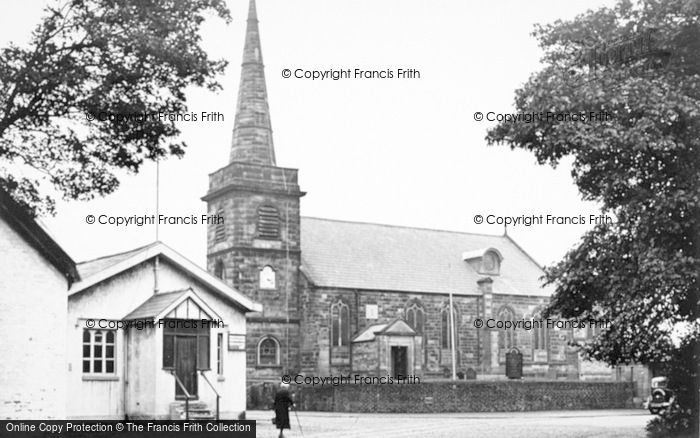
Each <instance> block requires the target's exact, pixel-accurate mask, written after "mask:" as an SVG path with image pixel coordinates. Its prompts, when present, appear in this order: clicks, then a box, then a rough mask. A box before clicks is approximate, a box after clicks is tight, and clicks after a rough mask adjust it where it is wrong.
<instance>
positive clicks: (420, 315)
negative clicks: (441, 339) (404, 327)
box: [406, 301, 425, 335]
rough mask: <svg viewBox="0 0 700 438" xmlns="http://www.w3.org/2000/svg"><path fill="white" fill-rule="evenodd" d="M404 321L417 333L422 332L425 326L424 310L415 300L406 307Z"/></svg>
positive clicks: (420, 333)
mask: <svg viewBox="0 0 700 438" xmlns="http://www.w3.org/2000/svg"><path fill="white" fill-rule="evenodd" d="M406 322H407V323H408V325H409V326H411V328H412V329H413V330H415V331H416V333H417V334H419V335H422V334H423V327H424V326H425V312H424V311H423V307H421V306H420V304H418V303H417V302H415V301H414V302H412V303H411V304H410V305H409V306H408V308H407V309H406Z"/></svg>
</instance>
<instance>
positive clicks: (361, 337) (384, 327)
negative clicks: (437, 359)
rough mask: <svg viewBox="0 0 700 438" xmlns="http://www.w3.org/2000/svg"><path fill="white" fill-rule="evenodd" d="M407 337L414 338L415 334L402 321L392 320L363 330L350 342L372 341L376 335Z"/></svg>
mask: <svg viewBox="0 0 700 438" xmlns="http://www.w3.org/2000/svg"><path fill="white" fill-rule="evenodd" d="M382 334H387V335H409V336H415V334H416V332H415V330H413V329H412V328H411V326H409V325H408V323H406V321H404V320H403V319H399V318H397V319H394V320H393V321H390V322H388V323H385V324H374V325H371V326H369V327H367V328H365V329H364V330H363V331H362V332H360V334H358V335H357V336H355V338H354V339H353V340H352V342H369V341H374V339H375V338H376V337H377V336H378V335H382Z"/></svg>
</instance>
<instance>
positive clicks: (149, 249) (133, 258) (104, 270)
mask: <svg viewBox="0 0 700 438" xmlns="http://www.w3.org/2000/svg"><path fill="white" fill-rule="evenodd" d="M156 256H158V257H160V258H161V260H162V261H163V262H167V263H169V264H170V265H172V267H174V268H175V269H178V270H181V271H182V272H183V273H185V274H186V275H188V276H190V277H191V278H192V279H193V280H197V281H198V282H200V284H202V285H203V286H205V287H207V288H208V289H209V290H210V291H212V292H214V293H216V294H218V295H219V296H220V297H222V298H224V299H226V300H227V301H228V302H229V303H231V304H233V305H235V306H237V307H239V308H241V309H242V310H243V311H245V312H261V311H262V304H260V303H258V302H255V301H253V300H251V299H250V298H248V297H247V296H245V295H244V294H242V293H240V292H239V291H237V290H236V289H233V288H231V287H230V286H228V285H227V284H226V283H224V282H223V281H222V280H221V279H218V278H216V277H214V276H213V275H211V274H209V273H208V272H207V271H206V270H204V269H202V268H201V267H199V266H197V265H196V264H194V263H192V262H191V261H190V260H188V259H187V258H186V257H184V256H182V255H181V254H179V253H178V252H176V251H175V250H173V249H172V248H170V247H169V246H167V245H165V244H164V243H162V242H159V241H157V242H154V243H151V244H150V245H146V246H143V247H140V248H136V249H133V250H131V251H127V252H123V253H119V254H114V255H111V256H106V257H101V258H99V259H95V260H90V261H87V262H84V263H80V264H79V266H78V269H79V271H80V273H81V278H80V281H79V282H78V283H75V284H73V285H72V286H71V287H70V289H69V290H68V295H69V296H71V295H74V294H77V293H81V292H83V291H85V290H86V289H89V288H90V287H93V286H94V285H96V284H98V283H101V282H103V281H105V280H107V279H109V278H112V277H114V276H116V275H120V274H121V273H123V272H125V271H127V270H129V269H132V268H133V267H135V266H137V265H139V264H141V263H144V262H146V261H147V260H151V259H153V258H155V257H156Z"/></svg>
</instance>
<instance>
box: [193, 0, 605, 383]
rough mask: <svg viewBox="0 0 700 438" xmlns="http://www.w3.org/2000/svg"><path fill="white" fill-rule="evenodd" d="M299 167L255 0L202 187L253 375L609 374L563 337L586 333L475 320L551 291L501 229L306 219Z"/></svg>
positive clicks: (523, 309) (219, 267) (507, 312)
mask: <svg viewBox="0 0 700 438" xmlns="http://www.w3.org/2000/svg"><path fill="white" fill-rule="evenodd" d="M304 194H305V193H304V192H303V191H302V190H301V188H300V187H299V184H298V170H297V169H290V168H285V167H281V166H279V165H278V163H277V161H276V159H275V148H274V143H273V136H272V126H271V122H270V109H269V107H268V100H267V90H266V83H265V73H264V66H263V57H262V50H261V44H260V32H259V28H258V17H257V12H256V7H255V0H250V4H249V11H248V21H247V29H246V34H245V44H244V49H243V62H242V71H241V78H240V88H239V92H238V102H237V111H236V117H235V123H234V127H233V141H232V145H231V153H230V160H229V162H228V163H227V164H226V165H225V166H224V167H222V168H221V169H219V170H217V171H215V172H214V173H212V174H211V175H210V178H209V190H208V193H207V194H206V195H205V196H204V197H203V198H202V199H203V200H204V201H205V202H207V204H208V212H209V214H217V215H221V216H223V217H224V218H225V220H224V222H223V223H221V224H217V225H210V226H209V227H208V235H207V247H208V256H207V257H208V259H207V267H208V270H209V271H210V272H211V273H212V274H214V275H215V276H217V277H219V278H221V279H222V280H223V281H224V282H226V283H227V284H228V285H229V286H231V287H232V288H235V289H236V290H239V291H241V292H242V293H243V294H245V295H247V296H248V297H249V298H250V299H252V300H254V301H257V302H260V303H262V304H263V310H262V312H255V313H250V314H248V316H247V327H248V337H247V341H246V342H247V345H246V356H247V370H248V380H249V383H255V382H263V381H270V382H271V381H279V379H280V377H281V376H282V375H285V374H291V375H296V374H298V373H302V374H305V375H318V376H324V375H330V374H334V375H338V374H339V373H343V374H347V373H350V372H352V373H359V374H364V375H370V376H377V375H379V376H382V375H387V374H392V375H396V374H403V375H406V374H413V375H418V376H422V377H425V378H441V377H450V376H452V375H453V374H458V375H459V376H460V377H461V376H467V377H470V378H473V377H474V376H476V378H505V361H506V354H507V353H508V352H509V351H511V350H513V349H517V350H518V351H519V352H520V353H521V354H522V360H523V364H524V366H523V372H524V375H525V376H531V377H542V378H550V379H552V378H571V379H578V378H595V377H602V378H610V376H611V374H610V373H611V370H610V369H609V368H608V367H606V366H604V365H602V364H591V363H587V364H583V363H582V361H581V360H580V358H579V354H578V352H577V350H576V349H575V348H574V347H571V346H569V342H570V341H572V340H573V339H575V338H587V337H590V336H592V335H594V333H591V332H590V331H589V332H586V331H583V332H575V331H574V330H567V329H558V328H546V327H543V328H539V329H536V330H529V331H526V330H517V331H513V330H510V331H505V330H496V329H489V328H487V327H484V328H481V329H477V328H475V321H477V320H482V321H484V322H486V321H487V320H489V319H490V320H493V321H510V320H520V319H532V318H537V317H538V315H539V314H540V312H541V310H542V309H543V307H544V306H545V305H546V304H547V302H548V300H549V297H550V296H551V294H552V292H553V290H552V288H551V287H543V286H542V285H541V282H540V280H539V279H540V277H541V276H542V275H543V270H542V267H541V266H539V265H538V264H537V263H536V262H535V261H534V260H533V259H532V258H531V257H530V256H529V255H528V254H527V253H526V252H525V251H524V250H523V249H522V248H521V247H520V246H518V244H517V243H516V242H515V241H514V240H513V239H512V238H511V237H509V236H508V235H499V236H495V235H482V234H472V233H461V232H454V231H442V230H432V229H420V228H410V227H401V226H392V225H381V224H373V223H358V222H348V221H341V220H329V219H320V218H312V217H303V216H301V208H300V203H301V199H302V198H303V196H304Z"/></svg>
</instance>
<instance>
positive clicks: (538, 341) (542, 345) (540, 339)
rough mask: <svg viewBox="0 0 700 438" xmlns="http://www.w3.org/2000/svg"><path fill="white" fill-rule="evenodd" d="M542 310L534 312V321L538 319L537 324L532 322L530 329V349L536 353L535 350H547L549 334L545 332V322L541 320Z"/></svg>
mask: <svg viewBox="0 0 700 438" xmlns="http://www.w3.org/2000/svg"><path fill="white" fill-rule="evenodd" d="M541 314H542V312H541V311H538V312H535V315H536V316H535V318H533V320H534V321H538V322H539V324H533V329H532V349H533V351H534V352H535V354H537V352H545V353H546V352H547V347H548V346H549V339H548V338H549V334H548V333H547V324H546V323H544V322H543V320H542V316H541Z"/></svg>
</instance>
